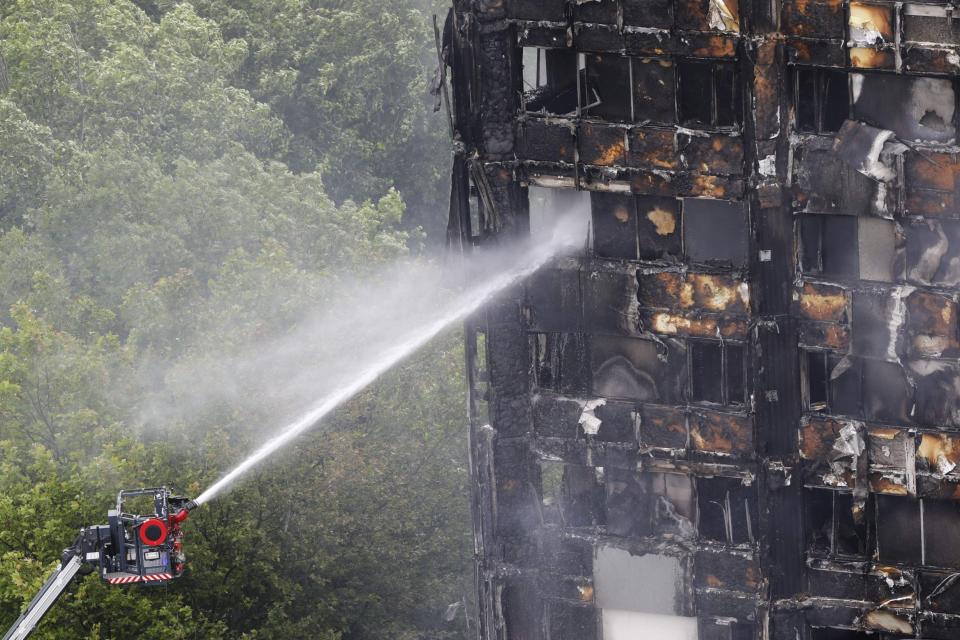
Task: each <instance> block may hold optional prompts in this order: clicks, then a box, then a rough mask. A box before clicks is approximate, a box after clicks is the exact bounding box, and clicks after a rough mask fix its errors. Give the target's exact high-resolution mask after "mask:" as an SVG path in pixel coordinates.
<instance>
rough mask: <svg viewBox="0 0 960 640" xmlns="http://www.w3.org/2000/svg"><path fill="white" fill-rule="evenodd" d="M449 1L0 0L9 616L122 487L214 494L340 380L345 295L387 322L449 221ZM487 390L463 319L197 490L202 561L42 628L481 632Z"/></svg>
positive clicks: (3, 488) (306, 634)
mask: <svg viewBox="0 0 960 640" xmlns="http://www.w3.org/2000/svg"><path fill="white" fill-rule="evenodd" d="M439 4H440V3H432V2H427V1H426V0H344V1H332V0H313V1H300V0H296V1H294V0H195V1H192V2H187V1H177V0H155V1H149V0H142V1H137V2H134V1H132V0H7V1H5V2H2V3H0V522H2V523H3V524H2V525H0V629H4V628H5V626H6V625H8V624H9V623H11V622H12V621H13V620H14V619H15V618H16V616H17V614H18V612H19V610H20V608H21V606H22V605H23V603H24V602H25V601H26V600H29V598H30V597H31V596H32V594H33V593H34V592H35V590H36V589H37V588H38V587H39V585H40V584H41V583H42V581H43V579H44V577H45V575H46V574H47V573H48V572H49V571H50V570H51V569H52V567H54V566H55V565H56V562H57V559H58V558H59V555H60V551H61V550H62V548H63V547H64V546H65V545H66V544H68V543H69V542H71V541H72V539H73V537H74V536H75V533H76V530H77V529H78V528H79V527H81V526H84V525H89V524H95V523H99V522H101V521H103V520H104V519H105V516H106V509H107V508H109V507H110V505H111V504H112V502H113V500H114V498H115V495H116V491H117V490H119V489H121V488H129V487H136V486H142V485H152V484H159V483H165V484H174V485H176V486H177V488H178V489H180V490H182V491H184V492H186V493H188V494H192V495H195V494H197V493H199V491H201V490H202V489H203V488H205V487H206V486H207V485H209V484H210V483H211V482H212V481H214V480H216V479H217V478H218V477H220V476H221V475H222V474H223V473H224V472H225V471H227V470H228V469H229V468H230V467H232V466H233V465H234V464H235V463H236V462H237V461H239V460H240V459H242V457H243V456H244V455H245V454H246V453H247V452H248V451H250V449H251V448H252V447H253V445H255V444H256V443H258V442H260V441H262V440H263V439H264V437H266V435H267V433H266V431H267V430H269V429H272V428H274V427H275V426H276V425H277V424H279V423H281V422H282V420H283V418H285V417H286V416H287V415H288V414H290V413H292V412H293V411H294V409H299V408H300V407H293V405H294V404H296V403H297V402H299V401H300V400H302V399H304V398H306V397H308V396H309V395H310V392H311V389H312V388H313V387H314V385H316V387H317V388H322V387H323V385H324V384H326V381H328V380H329V379H331V376H333V375H334V374H335V373H336V369H337V366H338V363H337V361H336V359H332V360H328V358H329V357H330V354H331V349H334V350H337V349H339V350H340V351H339V352H341V353H342V350H343V349H344V347H347V346H349V344H348V343H345V342H343V336H345V335H350V332H349V331H345V329H346V328H347V327H346V326H345V323H343V322H340V323H339V324H338V323H337V318H338V316H337V313H336V310H337V309H344V308H348V307H350V305H353V306H354V307H355V306H356V305H361V306H362V305H364V304H366V303H367V302H368V303H369V305H370V310H371V315H370V316H369V317H370V318H371V319H376V322H378V323H379V325H378V327H382V331H383V332H389V330H390V323H389V322H385V321H384V320H385V319H384V317H383V316H382V315H381V316H377V315H376V310H377V308H378V307H377V305H378V302H379V303H383V302H384V300H385V298H383V297H378V296H377V295H376V294H377V292H378V291H380V292H384V291H392V293H393V294H394V295H396V294H398V293H402V292H400V291H398V290H397V289H395V288H391V287H390V284H391V283H392V282H395V281H396V278H397V276H398V273H397V267H396V265H397V264H398V263H403V264H406V265H408V267H406V268H412V269H416V268H421V267H417V266H416V265H417V264H418V263H419V262H420V261H422V260H423V257H422V256H424V255H431V256H436V255H437V253H438V248H439V247H438V243H439V242H441V238H442V235H443V229H444V225H445V220H446V212H445V208H446V181H447V171H448V165H449V151H448V144H447V142H446V140H445V136H446V128H445V127H446V126H445V123H444V122H443V119H442V115H436V114H433V113H432V98H431V97H429V96H428V94H427V89H428V86H429V81H430V78H431V76H432V73H433V68H434V66H435V53H434V43H433V32H432V25H431V24H430V19H429V16H430V13H431V11H432V10H435V9H437V8H439V9H440V10H442V6H441V7H437V5H439ZM432 260H434V261H435V262H434V264H436V261H437V260H440V258H437V257H433V258H432ZM410 265H413V266H410ZM357 283H360V284H357ZM361 289H362V290H361ZM384 295H386V294H384ZM364 296H370V297H369V298H365V297H364ZM411 308H415V306H414V307H411ZM344 317H347V316H346V315H344V316H341V317H340V318H341V320H342V318H344ZM321 329H322V330H321ZM379 330H381V329H378V331H379ZM318 337H320V338H322V339H317V338H318ZM384 337H385V338H386V339H387V340H389V336H384ZM374 346H375V345H370V344H368V345H367V347H368V348H373V347H374ZM463 407H464V401H463V381H462V347H461V345H460V339H459V335H458V331H457V330H456V329H454V330H452V331H451V332H450V334H449V335H446V336H444V337H443V338H442V339H440V340H438V341H436V342H435V343H434V344H433V345H432V346H431V347H430V348H429V349H428V350H426V351H424V352H422V353H420V354H418V355H417V356H415V357H414V358H413V359H412V360H410V361H409V362H407V363H406V364H405V365H404V366H403V367H402V368H401V369H400V370H397V371H395V372H393V373H391V374H390V375H389V376H387V378H386V379H384V380H383V381H382V382H381V383H380V384H378V385H377V386H376V388H373V389H371V390H370V391H368V392H366V393H364V394H362V395H361V396H360V397H358V398H356V399H355V400H354V401H353V402H351V403H350V405H349V406H348V407H346V408H345V409H344V410H343V411H342V412H339V413H338V414H337V416H335V417H334V418H333V419H332V420H331V421H330V429H328V430H326V431H324V432H323V433H315V434H312V435H306V436H304V437H303V438H301V439H300V441H299V442H298V446H297V447H296V448H295V449H292V450H290V451H288V452H286V453H285V454H283V455H282V456H281V457H280V458H279V459H278V460H276V461H274V462H273V463H271V464H269V465H265V466H264V467H263V468H261V469H258V470H257V471H256V472H255V473H254V474H252V475H251V476H250V477H249V478H248V481H247V482H245V483H243V484H242V485H241V486H239V487H238V488H237V489H236V490H234V491H232V492H230V493H229V494H227V495H226V496H225V497H224V498H223V499H221V500H217V501H215V502H213V503H211V504H210V505H207V506H205V507H204V508H203V509H201V510H199V511H198V512H197V513H196V514H195V516H194V517H193V518H191V520H190V522H189V524H188V526H187V531H188V534H187V552H188V559H189V565H190V567H191V569H190V572H189V574H188V576H187V577H185V578H183V579H181V580H178V581H176V582H175V583H174V584H172V585H171V586H169V587H164V588H157V589H132V590H117V589H116V588H107V587H104V586H103V585H101V584H100V583H99V582H98V581H97V580H95V579H92V578H91V579H87V580H85V581H83V582H82V583H80V584H79V586H77V587H76V588H75V589H74V590H73V592H72V593H71V594H69V595H68V596H66V597H65V598H64V599H63V600H62V601H61V602H60V603H58V604H57V606H56V607H55V608H54V610H53V612H52V614H51V615H50V616H49V619H48V621H47V622H45V623H44V624H43V625H42V626H41V628H40V630H39V631H38V633H37V636H36V637H38V638H64V639H67V638H70V639H73V638H131V637H139V638H161V637H162V638H319V639H321V640H333V639H336V638H343V639H368V638H370V639H372V638H384V639H386V638H390V639H413V638H418V639H419V638H423V639H428V638H430V639H433V638H437V639H439V638H460V637H465V635H466V631H465V629H466V625H467V620H466V618H465V616H464V611H465V608H463V607H461V608H460V609H459V610H456V615H455V616H453V620H451V621H446V620H445V619H444V613H445V612H447V610H448V605H450V604H451V603H454V602H457V601H460V600H463V599H469V597H470V592H471V591H472V584H471V576H470V573H469V571H470V554H471V553H472V545H471V542H470V535H469V517H468V500H467V484H466V451H465V438H464V428H465V424H464V423H465V416H464V409H463ZM451 611H453V610H451Z"/></svg>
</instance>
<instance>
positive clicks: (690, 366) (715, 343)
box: [687, 338, 750, 409]
mask: <svg viewBox="0 0 960 640" xmlns="http://www.w3.org/2000/svg"><path fill="white" fill-rule="evenodd" d="M708 346H709V347H715V348H719V349H720V399H721V401H720V402H714V401H713V400H708V399H704V398H698V397H696V394H697V389H696V385H695V383H694V379H695V377H696V376H695V374H694V371H695V369H694V362H693V359H694V350H695V349H697V348H703V347H708ZM730 348H735V349H739V350H740V353H741V357H740V369H741V371H740V374H741V378H740V384H741V386H742V387H743V397H742V398H741V399H740V400H739V401H731V397H730V396H731V391H732V390H731V389H730V374H729V369H728V367H729V362H730V361H729V355H728V351H729V349H730ZM748 354H749V351H748V349H747V344H746V343H744V342H739V341H732V340H707V339H698V338H688V339H687V399H688V401H689V402H691V403H693V404H703V405H709V406H722V407H731V408H740V409H742V408H744V407H746V406H747V404H748V399H749V396H750V390H749V387H750V385H749V380H750V367H749V356H748Z"/></svg>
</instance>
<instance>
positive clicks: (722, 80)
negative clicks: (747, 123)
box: [677, 61, 740, 127]
mask: <svg viewBox="0 0 960 640" xmlns="http://www.w3.org/2000/svg"><path fill="white" fill-rule="evenodd" d="M677 84H678V91H677V93H678V106H679V111H680V114H679V115H680V123H681V124H684V125H700V126H707V127H735V126H737V125H739V124H740V91H739V86H738V84H737V72H736V66H735V65H734V64H733V63H730V62H692V61H684V62H679V63H678V64H677Z"/></svg>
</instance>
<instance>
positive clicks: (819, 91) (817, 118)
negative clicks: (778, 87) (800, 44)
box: [790, 65, 853, 135]
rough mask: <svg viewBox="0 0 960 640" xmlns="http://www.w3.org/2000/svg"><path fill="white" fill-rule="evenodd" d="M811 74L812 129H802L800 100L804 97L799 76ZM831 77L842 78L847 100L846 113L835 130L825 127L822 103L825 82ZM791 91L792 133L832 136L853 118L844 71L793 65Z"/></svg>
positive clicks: (851, 99) (824, 109)
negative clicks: (812, 92)
mask: <svg viewBox="0 0 960 640" xmlns="http://www.w3.org/2000/svg"><path fill="white" fill-rule="evenodd" d="M805 74H811V75H812V76H813V81H814V82H813V88H814V95H813V108H814V114H813V117H814V122H813V128H812V129H808V128H803V127H801V124H800V112H801V108H800V100H801V99H802V98H803V97H804V96H806V95H807V94H806V93H805V91H804V90H801V75H805ZM831 76H843V84H844V86H845V87H846V90H845V92H846V98H847V113H846V114H845V115H844V117H843V118H842V119H841V120H840V122H839V124H838V125H837V127H836V129H834V128H828V127H827V126H826V125H825V117H824V114H825V111H826V107H827V105H826V103H825V101H824V95H823V92H824V91H826V90H827V87H826V86H825V84H826V82H825V81H826V80H829V79H830V78H831ZM790 86H791V89H792V93H793V95H792V98H793V99H792V101H791V102H792V104H793V110H794V131H796V132H798V133H806V134H816V135H834V134H836V133H837V132H838V131H839V130H840V126H841V125H842V124H843V121H844V120H847V119H849V118H851V117H852V116H853V98H852V91H851V87H850V73H849V71H847V70H846V69H834V68H824V67H810V66H806V65H795V66H794V67H793V72H792V78H791V83H790Z"/></svg>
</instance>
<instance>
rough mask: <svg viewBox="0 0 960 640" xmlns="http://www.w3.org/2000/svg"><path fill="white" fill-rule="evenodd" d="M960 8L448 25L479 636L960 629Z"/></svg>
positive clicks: (546, 10)
mask: <svg viewBox="0 0 960 640" xmlns="http://www.w3.org/2000/svg"><path fill="white" fill-rule="evenodd" d="M958 19H960V7H957V6H955V5H953V4H947V3H943V2H928V1H923V2H854V1H849V0H825V1H824V0H762V1H761V0H456V1H455V2H454V8H453V10H452V11H451V13H450V15H449V16H448V18H447V23H446V27H445V30H444V35H443V55H444V59H445V62H446V63H447V65H448V70H449V72H450V73H451V75H452V83H451V87H452V94H451V95H450V96H449V97H448V102H449V104H450V106H451V111H452V131H453V133H454V136H455V141H456V148H457V153H456V159H455V166H454V171H453V190H452V197H451V216H450V228H449V235H450V239H451V241H452V242H456V243H459V244H460V245H461V246H464V247H469V246H471V245H475V244H478V243H486V242H497V241H499V240H501V239H503V238H509V237H511V236H517V235H521V236H522V235H526V234H533V235H534V237H537V234H539V233H545V232H547V231H548V230H549V227H550V224H551V220H552V219H555V217H556V216H557V215H559V214H560V213H571V212H572V213H574V214H575V213H577V212H580V213H581V214H582V215H583V216H584V218H585V220H588V221H589V235H588V236H587V239H586V242H585V248H584V251H583V253H582V255H574V256H564V257H562V258H558V259H557V260H556V261H555V262H554V263H553V264H551V265H549V266H548V267H547V268H545V269H543V270H542V271H541V272H540V273H538V274H537V276H536V277H534V278H533V279H531V280H530V281H529V282H527V283H525V285H524V286H523V287H520V288H517V289H516V290H514V291H511V292H508V293H507V294H506V295H504V296H503V297H502V299H500V300H499V301H498V302H497V304H495V305H492V306H491V307H490V308H488V309H486V310H485V311H484V312H483V313H482V314H480V315H478V316H477V317H475V318H472V319H471V321H470V323H469V324H468V336H469V341H468V365H469V366H468V369H469V373H470V388H471V398H470V408H471V420H472V425H471V462H472V473H473V480H474V494H473V499H474V505H473V507H474V516H475V531H476V540H477V549H476V551H477V587H478V593H479V600H480V613H481V616H480V635H481V637H482V638H484V640H494V639H496V640H593V639H594V638H597V639H599V638H603V639H604V640H622V639H625V638H630V639H647V638H650V639H651V640H653V639H656V640H691V639H695V638H699V639H700V640H748V639H761V638H762V639H767V640H855V639H871V640H886V639H892V638H925V639H928V640H947V639H957V638H960V502H958V500H960V467H958V463H960V402H958V398H960V339H958V322H957V317H958V308H957V303H958V284H960V180H958V176H960V155H958V153H960V148H958V147H957V146H955V145H956V144H957V131H958V109H957V104H958V103H957V95H958V89H960V87H958V82H957V78H958V77H960V20H958Z"/></svg>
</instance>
